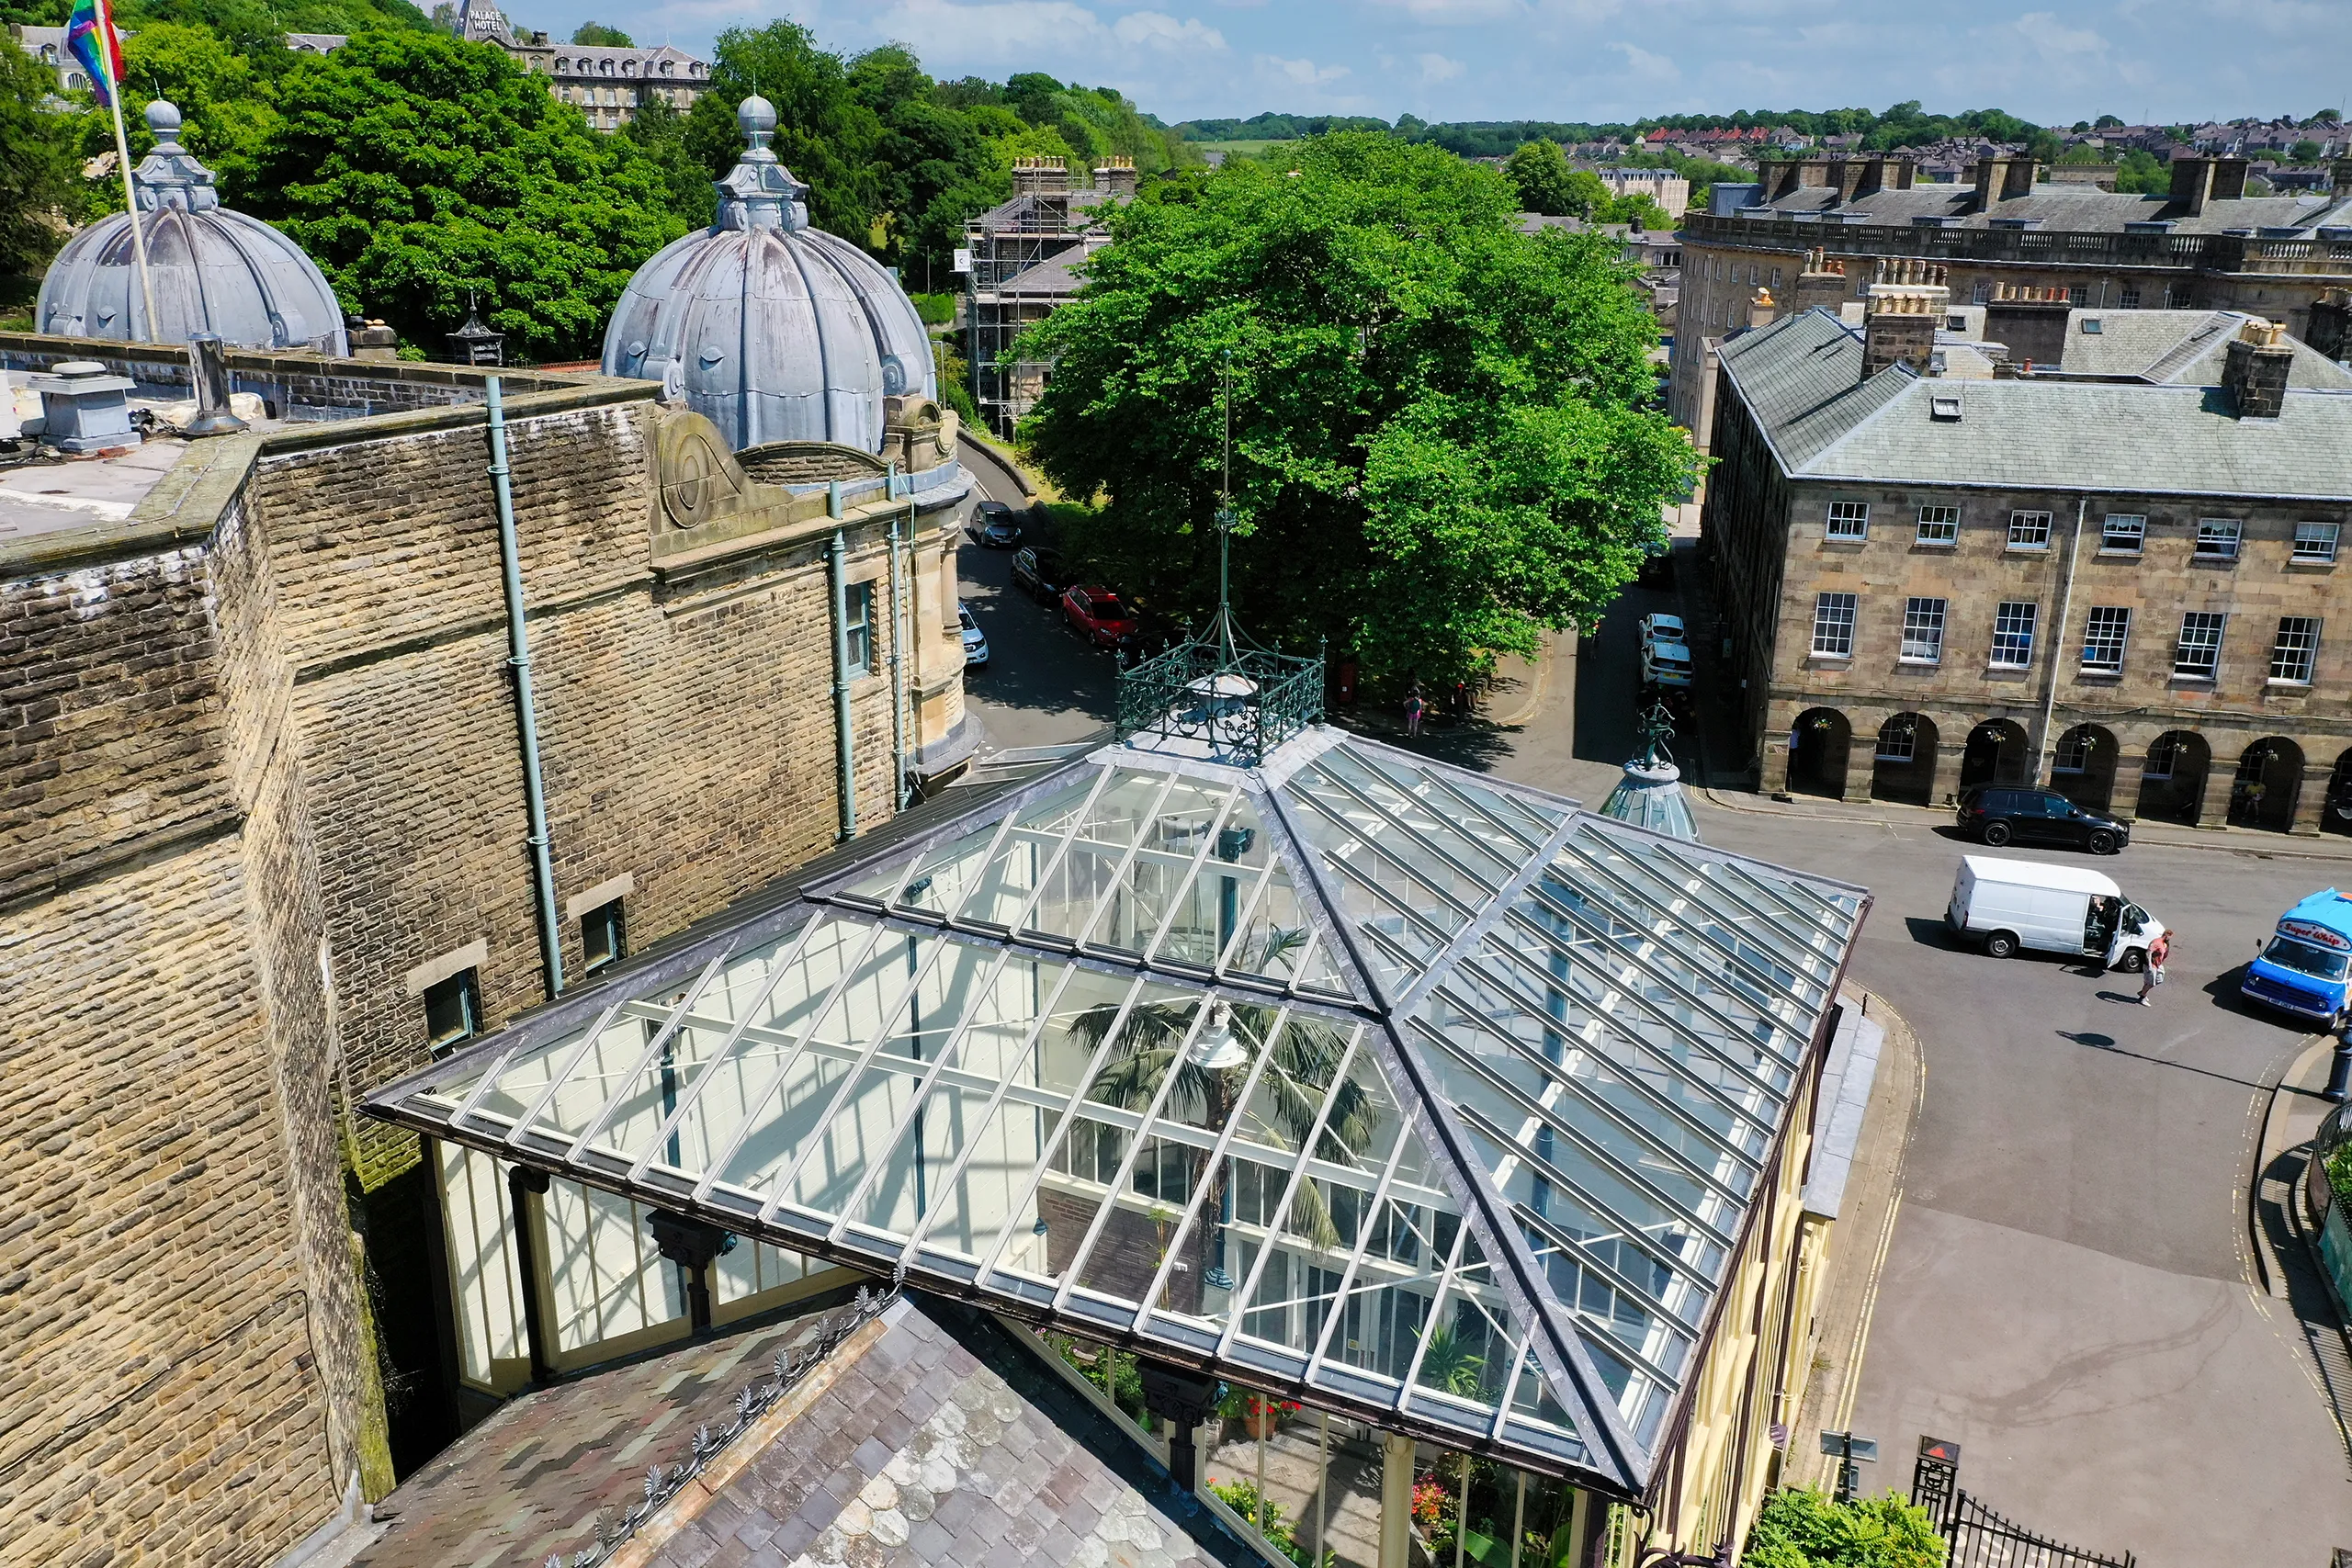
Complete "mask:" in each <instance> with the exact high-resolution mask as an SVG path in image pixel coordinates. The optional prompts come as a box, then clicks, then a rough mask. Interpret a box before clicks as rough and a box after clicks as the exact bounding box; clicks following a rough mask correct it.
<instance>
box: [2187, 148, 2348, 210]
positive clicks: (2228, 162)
mask: <svg viewBox="0 0 2352 1568" xmlns="http://www.w3.org/2000/svg"><path fill="white" fill-rule="evenodd" d="M2245 175H2246V161H2245V159H2244V158H2175V159H2174V160H2173V161H2172V198H2173V200H2174V201H2175V202H2177V203H2178V204H2180V205H2181V206H2182V207H2183V208H2185V209H2187V215H2188V217H2191V218H2195V217H2197V216H2198V215H2199V214H2200V213H2202V212H2203V211H2204V210H2205V209H2206V207H2207V206H2208V205H2209V204H2211V203H2212V202H2216V201H2235V200H2237V199H2238V198H2239V197H2242V196H2244V195H2245ZM2336 177H2337V180H2338V183H2339V184H2340V183H2341V182H2342V179H2343V175H2342V174H2341V173H2340V172H2339V173H2338V175H2337V176H2336Z"/></svg>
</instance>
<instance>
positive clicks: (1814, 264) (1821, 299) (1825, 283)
mask: <svg viewBox="0 0 2352 1568" xmlns="http://www.w3.org/2000/svg"><path fill="white" fill-rule="evenodd" d="M1845 302H1846V264H1845V263H1844V262H1842V261H1834V260H1832V259H1831V258H1830V256H1829V254H1828V253H1827V252H1826V251H1818V250H1816V251H1813V252H1809V253H1808V254H1806V256H1805V258H1804V271H1803V272H1801V273H1799V274H1797V282H1796V292H1795V293H1794V295H1792V297H1791V299H1790V302H1789V309H1790V310H1791V311H1792V312H1794V311H1798V310H1812V309H1813V308H1814V307H1815V306H1816V305H1818V306H1820V307H1821V308H1822V309H1823V310H1827V311H1829V312H1830V313H1831V314H1833V315H1834V314H1836V313H1837V310H1838V306H1840V305H1842V304H1844V303H1845Z"/></svg>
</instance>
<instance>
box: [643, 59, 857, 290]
mask: <svg viewBox="0 0 2352 1568" xmlns="http://www.w3.org/2000/svg"><path fill="white" fill-rule="evenodd" d="M716 52H717V55H718V59H717V61H716V62H714V63H713V64H712V66H711V69H710V91H708V92H707V93H705V94H704V95H703V96H701V97H699V98H697V99H695V106H694V107H693V108H692V109H690V110H689V111H687V114H686V148H687V150H688V152H691V153H692V154H693V155H694V157H695V160H696V161H697V162H699V163H700V164H702V165H703V167H704V168H706V169H707V170H709V171H710V177H712V178H714V179H715V178H717V177H718V176H719V175H723V174H725V173H726V172H727V171H728V170H729V168H731V167H733V166H734V164H735V160H736V159H737V158H738V157H739V156H740V155H741V153H742V151H743V135H742V132H741V130H738V129H737V128H736V124H735V109H736V106H737V105H739V104H741V102H742V101H743V100H744V99H745V98H748V97H750V96H752V93H753V92H754V91H756V92H758V93H759V95H760V96H763V97H764V98H766V99H767V100H768V101H769V102H770V103H772V104H774V105H775V113H776V128H775V141H772V142H771V143H769V145H770V146H772V147H774V148H775V155H776V156H777V157H779V158H781V159H783V160H784V164H785V166H786V168H788V169H790V170H791V171H792V172H793V174H794V175H797V176H798V177H799V178H800V179H801V180H802V181H803V182H804V183H805V184H807V185H808V186H809V220H810V221H811V222H813V223H814V224H816V226H817V227H818V228H820V229H822V230H825V231H828V232H829V233H834V234H838V235H840V236H841V237H842V238H843V239H845V240H848V241H850V242H852V243H855V244H861V245H865V244H871V243H874V240H875V238H876V236H875V234H874V227H875V220H876V216H877V215H878V214H880V213H881V212H882V211H883V210H884V208H883V202H884V199H885V197H884V193H883V188H882V176H883V174H884V169H883V166H882V162H881V159H882V153H881V141H882V133H883V128H882V118H881V117H880V116H879V115H877V114H876V113H875V112H874V110H873V109H871V108H869V107H866V105H865V104H864V103H861V102H860V101H859V100H858V97H857V95H856V94H855V93H854V92H853V91H851V89H850V81H849V66H848V64H847V63H846V62H844V61H843V60H842V57H841V56H840V55H838V54H835V53H833V52H831V51H829V50H825V49H821V48H820V47H819V46H818V43H817V36H816V35H815V34H814V33H812V32H810V31H809V29H808V28H805V27H802V26H801V25H800V24H799V23H797V22H782V21H779V22H770V23H769V24H768V25H767V26H766V27H763V28H756V29H753V28H728V29H727V30H726V31H725V32H723V33H720V34H719V35H718V49H717V51H716Z"/></svg>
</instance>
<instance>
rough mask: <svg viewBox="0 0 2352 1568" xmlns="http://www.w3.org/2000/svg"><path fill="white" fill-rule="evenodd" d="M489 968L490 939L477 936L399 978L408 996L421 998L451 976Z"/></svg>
mask: <svg viewBox="0 0 2352 1568" xmlns="http://www.w3.org/2000/svg"><path fill="white" fill-rule="evenodd" d="M489 967H490V938H489V937H487V936H478V937H476V938H474V939H473V941H471V942H468V943H466V945H465V946H463V947H458V948H452V949H450V950H449V951H448V952H447V953H443V954H441V956H440V957H438V958H434V959H428V960H427V961H425V962H424V963H423V964H418V965H417V966H416V967H415V968H413V969H412V970H410V971H409V972H408V973H407V974H406V975H404V976H401V986H402V987H405V988H406V990H407V991H408V994H409V995H410V996H412V997H421V996H423V995H424V993H425V991H426V990H428V989H429V988H431V987H435V986H437V985H439V984H440V983H441V982H442V981H444V980H446V979H447V978H448V977H449V976H452V975H458V974H462V973H463V972H464V971H466V970H468V969H487V968H489Z"/></svg>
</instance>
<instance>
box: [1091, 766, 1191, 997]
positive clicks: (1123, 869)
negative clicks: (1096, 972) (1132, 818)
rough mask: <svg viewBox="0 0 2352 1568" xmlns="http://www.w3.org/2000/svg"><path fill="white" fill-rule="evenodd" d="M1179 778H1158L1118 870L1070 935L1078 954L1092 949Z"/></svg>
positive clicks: (1172, 776) (1137, 819) (1173, 774)
mask: <svg viewBox="0 0 2352 1568" xmlns="http://www.w3.org/2000/svg"><path fill="white" fill-rule="evenodd" d="M1180 776H1181V775H1179V774H1176V773H1167V774H1164V775H1162V776H1161V778H1160V781H1159V794H1157V795H1153V796H1152V797H1151V806H1150V807H1149V808H1148V809H1147V810H1146V811H1144V812H1143V814H1142V815H1141V816H1140V817H1138V818H1136V836H1135V838H1134V840H1131V841H1130V842H1129V843H1128V845H1127V847H1126V849H1125V852H1123V853H1122V854H1121V855H1120V856H1119V864H1118V868H1117V869H1116V870H1114V871H1113V872H1112V873H1111V875H1110V877H1109V878H1108V880H1106V881H1105V882H1104V883H1103V891H1102V892H1101V893H1099V894H1097V895H1095V898H1094V908H1091V909H1090V910H1088V911H1087V915H1086V919H1085V920H1084V922H1083V923H1081V924H1080V926H1079V927H1078V929H1077V930H1075V931H1072V932H1071V933H1070V939H1069V941H1070V945H1071V946H1072V947H1075V948H1077V949H1078V950H1079V951H1080V952H1081V953H1083V952H1085V951H1086V950H1087V948H1088V947H1089V946H1090V945H1091V940H1090V939H1091V938H1092V937H1093V935H1094V928H1095V927H1097V926H1099V925H1101V924H1102V923H1103V918H1104V917H1105V916H1107V915H1108V914H1109V913H1110V912H1111V906H1112V905H1113V903H1114V902H1115V901H1116V900H1117V898H1118V897H1119V894H1120V892H1121V891H1122V890H1123V889H1125V886H1127V878H1128V877H1129V876H1131V875H1133V874H1134V873H1135V865H1136V852H1137V851H1139V850H1141V849H1142V848H1143V841H1144V840H1146V839H1148V838H1149V837H1151V829H1152V827H1153V825H1154V824H1155V823H1157V822H1158V821H1159V814H1160V812H1161V811H1162V810H1164V809H1166V807H1167V805H1168V797H1169V796H1170V795H1172V794H1174V793H1175V789H1176V782H1177V779H1178V778H1179V777H1180Z"/></svg>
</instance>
